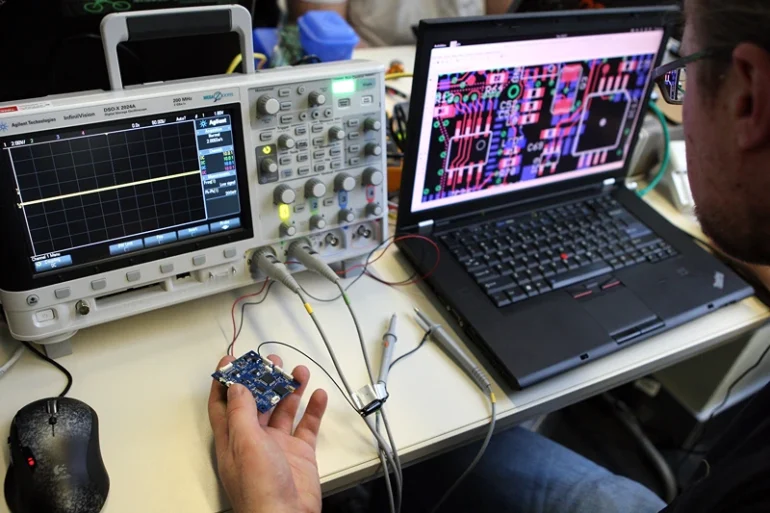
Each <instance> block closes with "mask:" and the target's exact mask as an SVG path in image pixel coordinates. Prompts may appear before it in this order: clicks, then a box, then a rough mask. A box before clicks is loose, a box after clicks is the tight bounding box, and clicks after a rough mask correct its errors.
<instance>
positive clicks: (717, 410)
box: [676, 344, 770, 473]
mask: <svg viewBox="0 0 770 513" xmlns="http://www.w3.org/2000/svg"><path fill="white" fill-rule="evenodd" d="M767 353H770V344H768V346H767V347H766V348H765V350H764V351H763V352H762V354H761V355H760V357H759V359H758V360H757V361H756V363H754V365H752V366H751V367H749V368H748V369H746V370H745V371H744V372H743V373H742V374H741V375H740V376H738V377H737V378H736V379H735V380H734V381H733V382H732V383H731V384H730V386H729V387H728V388H727V393H726V394H725V397H724V399H722V402H721V403H719V404H718V405H717V407H716V408H714V409H713V410H712V411H711V415H709V418H708V419H706V422H704V423H703V430H702V431H701V432H700V434H699V435H698V436H697V437H696V438H695V440H694V441H693V443H692V445H691V446H690V449H689V450H688V451H687V454H685V455H684V457H683V458H682V459H681V460H680V461H679V465H677V468H676V471H677V473H679V471H680V470H681V469H682V465H684V462H685V461H687V459H688V458H690V456H693V455H694V454H695V453H696V451H695V448H696V447H698V444H699V443H700V441H701V440H703V439H704V438H705V436H706V431H708V427H709V424H710V423H711V421H712V420H714V417H716V416H717V415H718V414H719V413H721V412H720V410H721V409H722V408H724V406H725V404H727V401H728V400H729V399H730V395H732V393H733V389H735V387H736V386H737V385H738V383H740V382H741V381H743V379H744V378H745V377H746V376H748V375H749V374H751V373H752V372H754V371H755V370H756V369H757V368H758V367H759V366H760V365H761V364H762V361H763V360H764V359H765V356H767ZM699 452H702V451H699Z"/></svg>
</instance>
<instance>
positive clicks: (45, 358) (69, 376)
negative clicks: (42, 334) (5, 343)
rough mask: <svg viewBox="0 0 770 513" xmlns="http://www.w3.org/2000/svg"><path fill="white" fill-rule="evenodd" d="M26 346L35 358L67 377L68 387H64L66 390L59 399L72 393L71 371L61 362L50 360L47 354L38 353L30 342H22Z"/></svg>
mask: <svg viewBox="0 0 770 513" xmlns="http://www.w3.org/2000/svg"><path fill="white" fill-rule="evenodd" d="M22 344H24V347H26V348H27V349H29V350H30V351H31V352H32V353H33V354H35V356H37V357H38V358H40V359H41V360H43V361H44V362H48V363H50V364H51V365H53V366H54V367H56V368H57V369H59V370H60V371H61V372H62V373H63V374H64V375H65V376H67V386H65V387H64V390H62V391H61V393H60V394H59V397H64V396H66V395H67V392H69V391H70V388H72V374H70V371H68V370H67V369H65V368H64V367H63V366H62V365H61V364H60V363H59V362H56V361H54V360H52V359H51V358H48V356H46V355H45V353H42V352H40V351H38V350H37V349H36V348H35V347H34V346H33V345H32V344H30V343H29V342H22Z"/></svg>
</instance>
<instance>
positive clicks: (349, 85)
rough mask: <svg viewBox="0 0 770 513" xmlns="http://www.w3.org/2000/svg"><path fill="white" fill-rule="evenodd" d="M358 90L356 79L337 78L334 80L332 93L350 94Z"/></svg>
mask: <svg viewBox="0 0 770 513" xmlns="http://www.w3.org/2000/svg"><path fill="white" fill-rule="evenodd" d="M355 92H356V81H355V80H354V79H352V78H351V79H346V80H335V81H334V82H332V93H334V94H350V93H355Z"/></svg>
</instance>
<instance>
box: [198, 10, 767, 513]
mask: <svg viewBox="0 0 770 513" xmlns="http://www.w3.org/2000/svg"><path fill="white" fill-rule="evenodd" d="M351 1H355V0H351ZM383 3H385V2H384V0H383ZM685 21H686V25H685V26H686V29H685V35H684V39H683V44H682V55H683V56H684V57H683V58H682V59H681V60H680V61H679V62H678V64H679V65H681V66H682V67H685V68H686V76H687V77H688V78H689V81H688V82H687V83H686V84H687V85H686V94H685V98H684V127H685V135H686V140H687V145H688V151H687V160H688V163H687V164H688V176H689V179H690V184H691V188H692V192H693V196H694V198H695V202H696V204H697V205H698V217H699V219H700V221H701V225H702V226H703V229H704V231H705V232H706V234H708V235H709V236H710V237H711V239H712V241H713V242H714V244H715V245H716V246H717V247H718V248H719V249H720V250H722V251H724V252H725V253H727V254H729V255H731V256H732V257H734V258H736V259H739V260H741V261H745V262H750V263H753V264H759V265H768V264H770V202H769V201H768V199H767V193H768V191H770V31H768V30H767V27H768V26H770V2H768V1H767V0H730V1H725V0H685ZM763 277H765V278H766V277H767V275H765V276H763ZM273 358H274V357H273ZM228 361H231V358H228V359H225V360H223V361H222V362H220V365H224V364H225V363H226V362H228ZM273 361H275V362H276V363H278V360H277V359H274V360H273ZM294 376H295V377H296V378H297V380H299V381H300V382H301V383H303V384H304V383H307V380H308V378H309V373H308V370H307V369H305V368H302V367H300V368H297V369H295V371H294ZM303 391H304V386H303V387H302V388H301V389H300V390H299V391H298V392H297V393H295V394H293V395H291V396H290V397H288V398H287V399H286V400H284V401H283V402H281V403H280V404H279V405H278V406H277V407H276V409H275V411H274V412H273V413H272V416H271V415H261V416H260V415H258V413H257V408H256V405H255V403H254V399H253V397H252V396H251V394H250V393H249V391H248V390H247V389H246V388H244V387H243V386H241V385H235V386H233V387H231V388H230V389H229V390H228V391H227V392H226V391H225V389H224V388H223V387H222V386H221V385H219V384H218V383H216V382H215V383H213V384H212V390H211V399H210V402H209V417H210V419H211V424H212V427H213V430H214V440H215V445H216V453H217V461H218V466H219V475H220V478H221V479H222V484H223V485H224V488H225V490H226V492H227V494H228V497H229V498H230V501H231V504H232V506H233V509H234V511H235V513H283V512H286V513H288V512H292V513H298V512H302V513H319V512H320V511H321V506H322V503H321V485H320V480H319V476H318V468H317V464H316V455H315V444H316V439H317V437H318V433H319V429H320V424H321V418H322V416H323V413H324V410H325V407H326V401H327V397H326V395H325V393H324V392H320V391H319V392H315V393H314V394H313V396H312V397H311V398H310V400H309V402H308V405H307V408H306V409H305V413H304V415H303V417H302V419H301V420H300V421H299V424H297V427H296V428H295V429H292V427H293V423H294V417H295V416H296V414H297V411H298V407H299V401H300V395H301V394H302V392H303ZM742 408H743V410H742V412H741V413H740V414H739V415H738V417H737V418H736V419H735V420H734V421H733V422H732V423H731V425H730V427H729V428H728V429H727V431H726V432H725V433H724V434H723V435H722V437H721V439H720V440H719V442H717V444H716V445H715V447H714V448H713V449H712V450H711V451H710V452H709V453H708V454H707V455H706V456H705V457H704V459H703V462H702V464H701V468H700V472H699V476H698V480H697V481H696V482H695V484H694V485H692V486H691V487H690V488H688V489H686V490H684V491H683V492H682V493H681V494H680V495H679V497H677V498H676V499H675V500H674V501H673V502H672V503H670V504H668V505H667V504H665V503H664V502H663V501H662V500H661V499H659V498H658V497H657V496H656V495H655V494H654V493H652V492H651V491H649V490H648V489H646V488H644V487H643V486H641V485H640V484H638V483H635V482H633V481H630V480H628V479H625V478H622V477H620V476H617V475H614V474H612V473H611V472H609V471H608V470H606V469H604V468H602V467H600V466H598V465H596V464H594V463H592V462H590V461H588V460H586V459H585V458H583V457H581V456H579V455H577V454H575V453H573V452H572V451H569V450H568V449H566V448H564V447H562V446H560V445H558V444H556V443H554V442H552V441H550V440H548V439H546V438H543V437H541V436H539V435H537V434H535V433H530V432H528V431H525V430H523V429H520V428H516V429H512V430H509V431H507V432H504V433H500V434H498V435H497V436H495V437H494V438H493V440H492V444H491V445H490V447H489V449H488V451H487V454H486V456H485V458H484V459H482V460H481V464H480V465H479V466H478V467H477V468H476V470H474V472H473V473H472V474H471V475H470V476H469V478H468V480H467V481H466V482H465V483H464V485H463V488H462V489H458V490H457V491H456V493H454V494H453V495H452V496H451V497H450V500H449V501H448V502H447V503H446V504H445V505H444V506H445V507H444V508H442V510H441V513H454V512H463V513H465V512H468V511H484V512H486V511H500V512H505V513H518V512H522V513H619V512H633V513H657V512H661V511H662V512H664V513H760V512H761V513H766V512H768V511H770V386H768V387H765V389H763V390H762V391H761V392H759V393H758V394H757V395H756V396H755V397H754V398H753V399H752V400H751V401H749V402H748V404H746V405H745V406H743V407H742ZM470 449H471V450H472V452H475V450H476V449H475V448H473V447H471V448H470ZM451 456H452V455H448V456H440V457H437V458H435V459H434V460H432V462H433V463H434V464H435V465H439V466H441V465H442V464H443V467H439V468H442V470H443V472H440V473H438V474H435V475H441V474H449V475H454V474H453V473H452V469H451V466H452V465H454V466H457V465H467V464H468V461H470V458H468V457H467V456H468V455H467V454H459V455H458V454H457V453H455V454H454V455H453V456H454V459H455V460H456V461H453V459H452V457H451ZM447 460H448V461H447ZM419 470H422V475H421V476H419V478H420V479H419V480H418V478H417V477H415V478H414V479H412V482H414V484H413V485H412V486H413V487H415V488H416V489H417V491H418V494H419V496H420V497H421V498H422V499H421V500H424V501H435V500H437V499H438V497H440V495H441V493H443V492H444V489H442V490H440V491H438V492H437V490H433V489H429V488H428V487H427V486H425V484H426V481H427V477H426V476H430V475H431V473H430V472H429V471H425V470H424V469H419ZM407 481H409V480H408V479H407ZM434 481H435V480H434ZM437 486H438V485H437ZM440 486H448V484H445V483H440ZM414 506H415V505H414V504H411V503H405V507H404V510H405V511H422V510H423V509H424V508H420V507H414Z"/></svg>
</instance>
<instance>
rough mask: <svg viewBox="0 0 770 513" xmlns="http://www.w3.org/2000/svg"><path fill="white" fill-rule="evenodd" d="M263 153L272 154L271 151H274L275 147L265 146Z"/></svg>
mask: <svg viewBox="0 0 770 513" xmlns="http://www.w3.org/2000/svg"><path fill="white" fill-rule="evenodd" d="M262 153H264V154H265V155H270V154H271V153H273V149H272V148H271V147H270V146H263V147H262Z"/></svg>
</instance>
